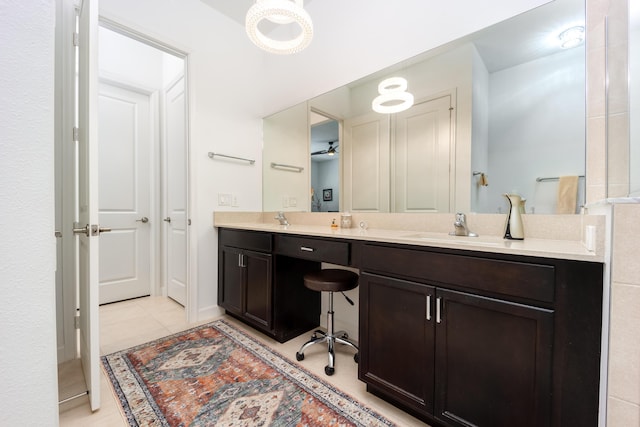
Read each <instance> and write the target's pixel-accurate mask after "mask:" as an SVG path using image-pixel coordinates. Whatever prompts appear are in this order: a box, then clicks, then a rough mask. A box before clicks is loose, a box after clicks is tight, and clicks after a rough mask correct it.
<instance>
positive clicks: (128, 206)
mask: <svg viewBox="0 0 640 427" xmlns="http://www.w3.org/2000/svg"><path fill="white" fill-rule="evenodd" d="M99 99H100V101H99V108H100V110H99V124H100V126H99V129H100V131H99V147H100V160H99V183H100V184H99V195H100V205H99V206H100V225H101V226H102V227H108V228H110V229H111V232H110V233H109V234H106V235H104V236H102V238H101V239H100V304H106V303H110V302H115V301H122V300H125V299H130V298H136V297H141V296H146V295H150V294H151V254H152V248H151V241H150V239H151V221H150V219H149V218H150V217H151V193H152V185H151V161H152V158H153V156H152V155H151V149H152V138H153V131H152V124H151V123H152V119H151V117H152V114H151V100H150V95H149V94H148V93H141V92H139V91H135V90H132V89H128V88H124V87H119V86H118V85H115V84H110V83H106V82H102V83H100V96H99Z"/></svg>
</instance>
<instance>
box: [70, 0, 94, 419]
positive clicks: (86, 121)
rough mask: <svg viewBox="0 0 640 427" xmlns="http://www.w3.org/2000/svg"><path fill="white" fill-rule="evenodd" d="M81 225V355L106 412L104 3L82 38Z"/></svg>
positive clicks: (89, 0) (85, 19)
mask: <svg viewBox="0 0 640 427" xmlns="http://www.w3.org/2000/svg"><path fill="white" fill-rule="evenodd" d="M79 36H80V37H79V44H80V46H79V63H80V67H79V87H78V102H79V109H78V111H79V117H78V127H79V131H80V132H79V135H78V136H79V138H78V140H79V141H78V175H79V176H78V203H79V206H78V208H79V216H78V225H77V226H76V227H75V228H77V229H79V228H83V227H84V228H85V229H86V230H87V233H86V234H82V233H79V234H78V235H79V236H80V237H79V248H78V253H79V270H80V271H79V303H80V354H81V357H82V369H83V371H84V378H85V381H86V383H87V390H88V391H89V401H90V404H91V410H93V411H95V410H97V409H99V408H100V345H99V324H98V321H99V319H98V260H99V243H98V239H99V237H100V232H99V230H98V228H99V225H98V224H99V222H98V197H97V196H98V80H97V77H98V0H83V2H82V5H81V7H80V34H79Z"/></svg>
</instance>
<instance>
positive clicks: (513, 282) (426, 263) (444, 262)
mask: <svg viewBox="0 0 640 427" xmlns="http://www.w3.org/2000/svg"><path fill="white" fill-rule="evenodd" d="M362 268H363V270H366V271H372V272H380V273H387V274H391V275H394V276H398V277H408V278H414V279H418V280H421V281H427V282H434V283H436V284H450V285H454V286H456V287H464V288H470V289H476V290H481V291H486V292H491V293H495V294H502V295H509V296H514V297H518V298H526V299H530V300H537V301H542V302H548V303H552V302H553V300H554V298H553V296H554V280H555V279H554V277H555V268H554V266H552V265H542V264H533V263H525V262H514V261H502V260H496V259H488V258H478V257H471V256H464V255H451V254H441V253H434V252H428V251H419V250H412V249H400V248H391V247H385V246H376V245H365V246H364V248H363V253H362Z"/></svg>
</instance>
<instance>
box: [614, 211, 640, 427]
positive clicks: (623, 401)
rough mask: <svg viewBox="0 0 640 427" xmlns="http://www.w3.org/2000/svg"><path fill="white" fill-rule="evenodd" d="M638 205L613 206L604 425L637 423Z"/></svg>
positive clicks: (639, 413) (639, 388)
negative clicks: (607, 377)
mask: <svg viewBox="0 0 640 427" xmlns="http://www.w3.org/2000/svg"><path fill="white" fill-rule="evenodd" d="M639 219H640V204H637V203H636V204H616V205H615V206H613V239H612V240H613V260H612V262H611V276H612V277H611V282H612V283H611V325H610V327H611V334H610V339H609V346H610V347H609V389H608V394H609V396H608V400H607V405H608V416H607V426H608V427H627V426H640V258H639V257H638V242H640V221H639Z"/></svg>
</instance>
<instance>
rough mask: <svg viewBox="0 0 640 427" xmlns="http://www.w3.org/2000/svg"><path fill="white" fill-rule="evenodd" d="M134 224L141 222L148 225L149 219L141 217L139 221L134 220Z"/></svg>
mask: <svg viewBox="0 0 640 427" xmlns="http://www.w3.org/2000/svg"><path fill="white" fill-rule="evenodd" d="M136 222H141V223H143V224H146V223H148V222H149V218H147V217H146V216H143V217H142V218H140V219H136Z"/></svg>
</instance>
